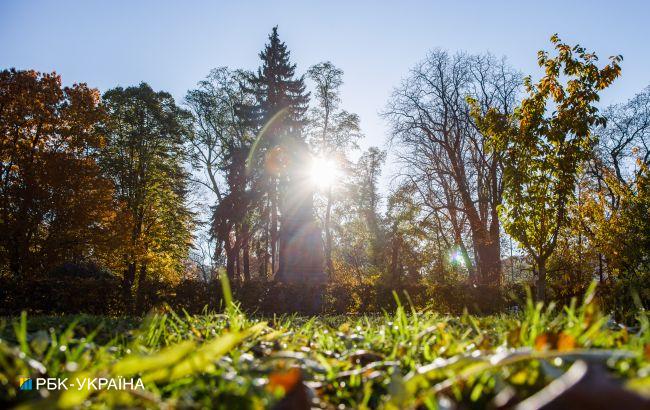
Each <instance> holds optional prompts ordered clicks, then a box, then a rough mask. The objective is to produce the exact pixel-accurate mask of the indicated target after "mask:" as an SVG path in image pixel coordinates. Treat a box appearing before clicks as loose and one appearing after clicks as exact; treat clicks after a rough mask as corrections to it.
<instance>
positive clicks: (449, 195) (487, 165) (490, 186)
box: [383, 50, 522, 284]
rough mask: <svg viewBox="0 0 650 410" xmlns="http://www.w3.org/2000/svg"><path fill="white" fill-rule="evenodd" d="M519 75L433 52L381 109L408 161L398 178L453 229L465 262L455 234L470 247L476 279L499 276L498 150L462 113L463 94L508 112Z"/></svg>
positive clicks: (498, 64) (497, 64) (491, 63)
mask: <svg viewBox="0 0 650 410" xmlns="http://www.w3.org/2000/svg"><path fill="white" fill-rule="evenodd" d="M521 83H522V81H521V75H520V74H519V73H517V72H515V71H513V70H512V69H511V68H510V67H509V66H508V65H507V64H506V62H505V61H504V60H497V59H495V58H494V57H493V56H491V55H489V54H486V55H476V56H474V55H467V54H462V53H460V54H456V55H450V54H449V53H448V52H446V51H442V50H435V51H433V52H431V53H430V54H429V55H428V56H427V57H426V58H425V59H424V60H423V61H422V62H420V63H419V64H417V65H416V66H415V67H414V68H413V69H412V70H411V72H410V75H409V76H408V77H407V78H406V79H405V80H404V81H403V82H402V84H401V85H400V86H399V87H397V88H396V89H395V90H394V92H393V95H392V97H391V99H390V101H389V103H388V106H387V108H386V110H385V111H384V113H383V115H384V117H385V118H387V119H388V121H389V122H390V124H391V126H392V134H391V139H390V142H391V144H394V145H396V146H397V147H398V150H399V154H398V156H399V159H400V160H401V161H402V162H403V163H404V164H405V165H406V166H408V169H407V171H405V172H404V174H405V175H404V177H405V178H408V179H409V180H410V182H411V183H412V184H413V185H414V186H416V187H417V192H418V193H419V196H420V198H421V200H422V203H423V204H424V205H425V206H426V207H427V208H428V209H429V210H430V211H431V212H435V213H441V214H442V215H443V217H444V219H445V220H446V221H448V222H449V224H450V225H451V226H452V227H453V236H454V242H455V245H456V246H458V247H460V249H461V250H462V251H463V254H464V258H465V260H466V264H467V266H468V267H469V268H470V273H472V272H473V264H472V263H471V261H470V258H469V252H468V248H469V246H467V245H466V244H465V243H464V242H463V232H464V231H465V230H466V229H467V230H468V231H469V237H470V240H471V248H472V249H473V253H474V259H475V265H476V280H477V281H478V282H479V283H481V284H499V283H500V280H501V246H500V231H501V228H500V224H499V219H498V215H497V207H498V206H499V205H500V204H501V197H502V191H503V189H502V183H501V170H502V158H501V153H499V152H495V151H493V150H490V149H489V147H488V141H487V138H485V137H484V136H483V135H482V134H481V133H480V132H479V131H478V129H477V127H476V124H475V123H474V121H473V120H472V118H471V116H470V108H469V105H468V103H467V98H468V97H471V98H473V99H474V100H476V101H478V103H479V104H480V107H481V109H482V110H485V111H487V110H488V108H491V107H493V108H496V109H498V110H499V111H501V112H503V113H510V112H511V111H512V110H513V108H514V105H515V101H516V98H517V93H518V90H519V88H520V85H521Z"/></svg>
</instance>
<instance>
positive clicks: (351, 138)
mask: <svg viewBox="0 0 650 410" xmlns="http://www.w3.org/2000/svg"><path fill="white" fill-rule="evenodd" d="M307 75H308V76H309V78H310V79H311V80H312V81H313V82H314V84H315V88H316V106H315V107H314V108H313V109H312V110H311V113H310V124H309V125H310V127H309V128H310V130H309V134H310V139H309V142H310V145H311V147H312V150H313V151H314V153H315V155H316V157H317V158H318V159H319V160H320V161H326V162H330V163H333V166H332V168H334V169H341V168H345V167H347V165H348V159H347V158H346V154H347V153H348V152H349V151H350V150H352V149H356V148H358V146H357V141H358V140H359V138H361V132H360V126H359V117H358V116H357V115H356V114H351V113H349V112H347V111H345V110H342V109H340V108H339V105H340V100H341V98H340V87H341V85H343V71H342V70H340V69H338V68H336V67H335V66H334V65H333V64H332V63H330V62H329V61H327V62H323V63H319V64H316V65H313V66H311V67H310V68H309V70H308V72H307ZM332 182H333V183H329V184H327V186H325V187H324V189H325V216H324V221H323V230H324V231H325V262H326V265H327V271H328V274H329V275H330V276H331V275H332V272H333V270H334V267H333V263H332V246H333V243H332V207H333V206H334V199H335V198H334V192H333V189H334V187H333V185H334V183H339V184H340V182H341V181H332Z"/></svg>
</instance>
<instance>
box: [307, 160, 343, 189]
mask: <svg viewBox="0 0 650 410" xmlns="http://www.w3.org/2000/svg"><path fill="white" fill-rule="evenodd" d="M309 176H310V178H311V181H312V183H313V184H314V185H315V186H317V187H318V188H321V189H323V188H329V187H331V186H332V185H334V183H335V182H336V180H337V179H338V177H339V168H338V166H337V164H336V162H335V161H333V160H331V159H327V158H321V157H316V158H314V159H313V160H312V164H311V169H310V172H309Z"/></svg>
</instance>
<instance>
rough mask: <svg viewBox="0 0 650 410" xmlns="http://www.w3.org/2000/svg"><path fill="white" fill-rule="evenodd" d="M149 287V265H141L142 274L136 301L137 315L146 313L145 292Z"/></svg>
mask: <svg viewBox="0 0 650 410" xmlns="http://www.w3.org/2000/svg"><path fill="white" fill-rule="evenodd" d="M146 287H147V264H145V263H143V264H142V265H140V274H139V275H138V290H137V299H136V309H135V311H134V313H135V314H139V313H144V311H145V290H146Z"/></svg>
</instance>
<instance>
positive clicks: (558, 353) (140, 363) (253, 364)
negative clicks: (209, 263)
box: [0, 300, 650, 409]
mask: <svg viewBox="0 0 650 410" xmlns="http://www.w3.org/2000/svg"><path fill="white" fill-rule="evenodd" d="M0 335H1V336H0V337H1V339H0V394H1V396H0V406H3V403H4V404H5V405H6V404H9V406H20V407H24V408H53V407H56V406H58V407H76V406H82V407H94V408H113V407H117V406H122V407H126V408H132V407H146V408H169V407H176V408H188V407H189V408H212V407H218V408H227V409H234V408H269V407H273V406H274V405H277V404H278V403H280V402H282V400H283V397H284V396H285V395H287V394H288V396H289V398H286V399H285V400H289V399H293V400H298V401H297V402H296V401H294V402H293V403H294V405H295V403H302V402H304V396H301V395H300V394H299V392H301V391H306V392H307V394H308V396H309V397H310V398H311V400H312V402H313V403H315V405H316V406H320V407H323V408H387V409H404V408H414V407H417V406H422V407H424V408H436V406H438V404H439V403H444V402H447V403H448V402H449V401H452V402H461V403H463V404H464V405H465V406H467V407H469V408H483V407H486V406H488V404H489V403H490V402H491V401H492V400H493V398H494V397H495V395H496V394H497V393H498V392H500V391H503V390H504V389H506V388H510V389H511V390H512V391H514V392H515V395H516V396H517V397H519V398H522V399H523V398H525V397H528V396H530V395H532V394H533V393H535V392H537V391H539V390H540V389H542V388H543V387H544V386H545V385H547V384H548V383H550V382H551V381H552V380H553V379H555V378H557V377H559V376H561V375H562V374H563V373H564V372H565V371H566V369H567V368H568V367H569V366H570V365H571V363H572V362H573V361H575V360H576V359H579V358H588V359H589V360H590V361H598V362H602V363H603V365H604V366H606V367H607V368H608V369H609V370H610V371H611V373H612V374H614V375H615V376H617V377H619V378H621V379H622V380H624V383H625V384H626V385H627V387H629V388H630V389H633V390H636V391H639V392H641V393H642V394H648V393H649V392H650V357H649V356H650V325H649V323H648V317H647V314H646V313H645V312H642V313H640V315H639V321H638V325H637V326H635V327H632V328H625V327H622V326H619V325H616V324H614V323H613V322H612V321H610V320H609V319H608V318H607V317H606V316H604V315H602V314H601V313H600V312H599V310H598V309H597V307H596V305H595V304H594V303H591V301H590V300H587V301H585V302H583V303H578V304H574V305H573V306H570V307H567V308H564V309H562V310H560V309H556V308H554V307H553V306H552V305H551V306H547V307H544V306H542V305H541V304H533V303H532V302H528V303H527V304H525V306H524V309H523V311H522V312H521V313H519V314H508V315H505V314H504V315H499V316H488V317H474V316H470V315H463V316H460V317H452V316H444V315H440V314H436V313H433V312H428V311H424V312H416V311H412V310H411V309H410V308H408V307H405V306H400V307H399V308H398V309H397V310H396V311H395V312H394V313H386V314H384V315H377V316H360V317H319V318H304V317H266V318H256V317H249V316H246V315H244V314H243V313H241V312H240V311H239V310H238V309H237V307H236V305H235V304H231V305H230V306H229V307H228V308H227V309H225V313H223V314H217V313H208V312H206V313H205V314H203V315H187V314H183V313H174V312H169V313H165V314H160V313H159V314H156V315H151V316H149V317H147V318H145V319H143V320H140V319H129V318H122V319H121V318H102V317H92V316H74V317H69V316H65V317H29V318H28V317H26V315H22V316H21V317H18V318H9V319H5V320H4V321H3V322H2V323H1V324H0ZM295 368H298V369H300V370H299V371H296V370H292V369H295ZM21 376H31V377H59V378H63V377H68V378H70V379H73V378H76V377H118V376H122V377H141V378H142V380H143V382H144V384H145V386H146V389H145V390H144V391H143V390H139V391H116V390H110V391H89V390H82V391H78V390H68V391H66V392H56V391H50V392H49V394H43V393H42V392H37V391H31V392H25V391H18V390H17V387H16V383H17V380H18V378H19V377H21ZM300 380H302V381H303V383H304V386H306V387H305V389H306V390H301V389H300V388H297V387H296V386H302V385H301V384H300ZM287 391H288V393H287ZM301 400H302V401H301ZM285 403H286V402H285ZM285 408H286V407H285Z"/></svg>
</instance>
